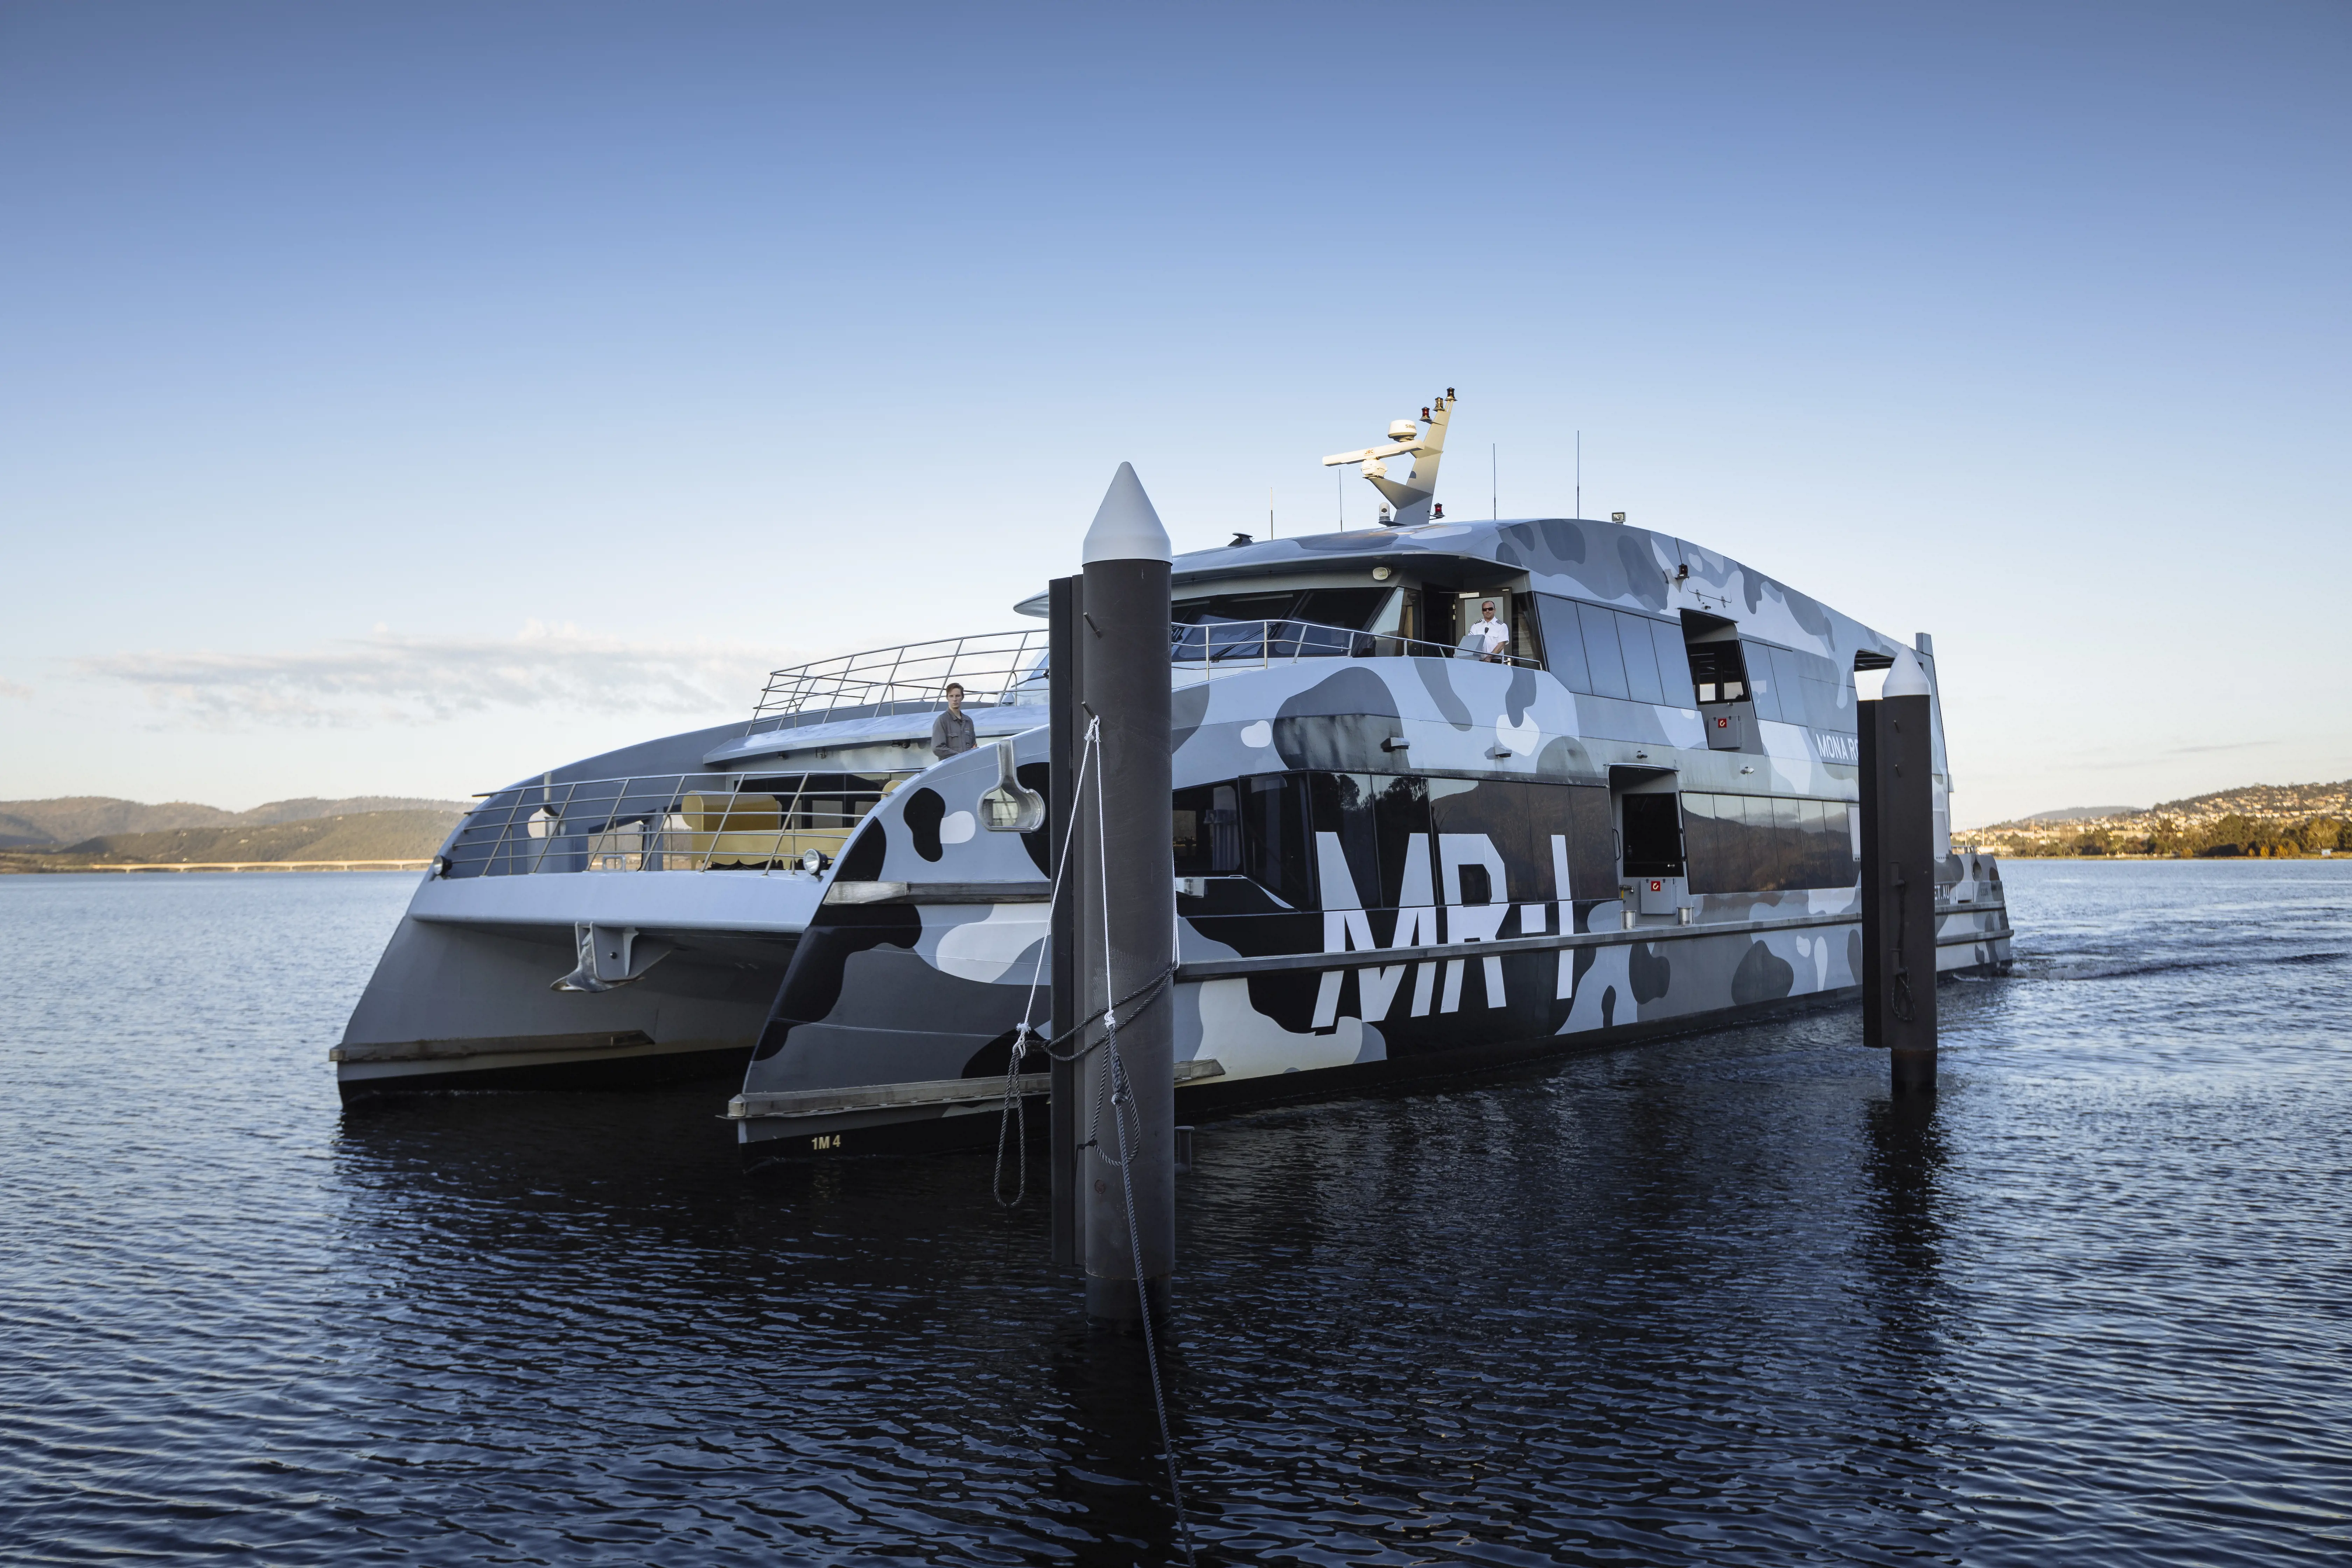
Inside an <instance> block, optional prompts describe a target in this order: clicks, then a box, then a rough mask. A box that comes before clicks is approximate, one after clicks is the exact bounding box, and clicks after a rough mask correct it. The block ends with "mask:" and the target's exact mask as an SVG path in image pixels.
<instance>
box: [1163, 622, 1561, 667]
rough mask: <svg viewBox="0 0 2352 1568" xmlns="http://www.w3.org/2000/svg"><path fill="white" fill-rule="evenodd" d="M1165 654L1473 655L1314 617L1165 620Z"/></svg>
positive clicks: (1259, 663)
mask: <svg viewBox="0 0 2352 1568" xmlns="http://www.w3.org/2000/svg"><path fill="white" fill-rule="evenodd" d="M1168 647H1169V658H1170V659H1171V662H1173V663H1176V664H1198V665H1203V666H1228V667H1230V666H1235V665H1238V666H1241V667H1242V668H1252V669H1263V668H1267V667H1269V666H1272V665H1276V664H1293V663H1296V662H1297V661H1298V660H1300V659H1302V658H1475V657H1476V656H1475V655H1472V654H1467V653H1465V652H1463V651H1462V649H1461V648H1460V647H1458V646H1456V645H1455V644H1453V643H1442V642H1432V641H1430V640H1429V639H1428V638H1426V637H1402V636H1400V635H1399V634H1397V633H1395V632H1367V631H1360V630H1357V629H1356V628H1354V627H1351V626H1325V625H1323V624H1321V623H1320V622H1318V621H1302V620H1296V619H1283V620H1276V621H1198V622H1193V621H1171V623H1169V627H1168ZM1492 662H1494V663H1496V664H1509V665H1517V666H1521V667H1524V668H1529V669H1534V668H1541V667H1540V666H1539V665H1538V662H1537V661H1536V660H1534V659H1532V658H1523V657H1521V656H1519V655H1517V654H1502V655H1499V656H1497V657H1496V658H1495V659H1494V660H1493V661H1492Z"/></svg>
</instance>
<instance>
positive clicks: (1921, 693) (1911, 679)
mask: <svg viewBox="0 0 2352 1568" xmlns="http://www.w3.org/2000/svg"><path fill="white" fill-rule="evenodd" d="M1878 694H1879V695H1880V696H1881V697H1925V696H1927V671H1926V670H1923V669H1921V668H1919V661H1918V660H1917V659H1916V658H1913V657H1912V654H1911V650H1910V649H1909V648H1907V647H1899V648H1896V649H1895V665H1894V668H1891V669H1889V670H1888V671H1887V672H1886V684H1885V686H1883V687H1881V688H1879V690H1878Z"/></svg>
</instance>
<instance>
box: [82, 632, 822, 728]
mask: <svg viewBox="0 0 2352 1568" xmlns="http://www.w3.org/2000/svg"><path fill="white" fill-rule="evenodd" d="M778 662H779V660H778V659H777V658H775V656H774V654H773V653H772V650H767V649H760V648H752V647H743V646H741V645H739V644H728V643H708V642H698V643H690V644H665V643H646V642H631V641H628V640H626V639H625V638H621V637H599V636H594V635H592V634H589V633H586V632H583V631H581V630H580V629H579V628H578V627H576V626H545V625H542V624H541V623H540V622H537V621H532V622H530V623H527V624H526V625H525V626H524V627H523V629H522V631H521V632H520V634H519V635H517V636H515V637H510V638H506V639H502V640H500V639H468V638H434V637H399V636H396V635H394V634H393V633H390V632H387V631H383V630H382V629H379V630H378V631H377V633H376V634H375V635H374V636H372V637H364V638H352V639H350V640H347V641H341V642H337V643H334V644H331V645H330V646H328V647H325V648H321V649H317V650H314V651H310V652H302V653H286V654H250V653H211V652H194V653H168V652H148V653H122V654H110V655H107V656H105V657H102V658H81V659H77V660H76V661H75V668H76V669H77V671H78V672H79V673H80V674H82V675H85V676H90V677H95V678H98V679H106V680H116V681H123V682H127V683H129V684H131V685H132V686H135V687H138V688H140V689H143V690H144V691H145V692H146V694H147V698H148V700H149V701H150V702H151V703H152V704H153V705H154V706H155V707H157V708H160V709H163V710H168V711H172V712H175V713H179V714H182V715H184V716H186V717H188V718H191V719H194V721H197V722H199V723H202V724H205V725H208V726H212V725H235V724H239V723H255V722H258V723H273V724H299V725H317V726H328V725H345V724H372V723H384V722H394V723H399V722H412V723H414V722H429V721H437V720H446V719H451V718H455V717H457V716H459V715H462V714H468V713H481V712H486V711H488V710H493V709H498V708H563V707H576V708H583V709H593V710H598V711H600V712H606V713H611V712H643V713H669V714H688V715H698V716H699V715H706V714H707V715H709V716H711V717H712V718H713V719H714V720H717V719H720V718H724V717H725V716H726V715H727V714H729V713H733V712H743V711H748V710H750V708H751V703H752V701H753V700H754V699H755V698H756V697H757V696H758V694H759V691H760V689H761V685H762V683H763V682H764V681H765V679H766V678H767V673H768V671H769V670H770V669H772V668H774V667H775V665H776V664H777V663H778Z"/></svg>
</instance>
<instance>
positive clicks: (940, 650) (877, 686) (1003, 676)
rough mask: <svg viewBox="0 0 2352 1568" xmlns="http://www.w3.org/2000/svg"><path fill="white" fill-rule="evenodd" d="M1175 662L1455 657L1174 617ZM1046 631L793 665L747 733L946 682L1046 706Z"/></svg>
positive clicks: (870, 711) (995, 700) (914, 703)
mask: <svg viewBox="0 0 2352 1568" xmlns="http://www.w3.org/2000/svg"><path fill="white" fill-rule="evenodd" d="M1168 651H1169V658H1170V661H1171V663H1174V664H1202V665H1217V666H1222V667H1226V668H1242V667H1246V668H1265V667H1267V666H1270V665H1275V664H1286V663H1292V662H1295V661H1297V660H1298V659H1302V658H1467V657H1469V656H1467V655H1465V654H1463V653H1462V652H1461V650H1460V649H1459V648H1458V647H1455V646H1454V645H1453V644H1450V643H1442V642H1432V641H1430V640H1428V639H1427V638H1425V637H1401V636H1399V635H1397V634H1396V633H1393V632H1368V631H1362V630H1360V629H1358V628H1356V627H1353V626H1325V625H1323V624H1322V623H1320V622H1317V621H1302V620H1295V619H1282V620H1270V621H1203V622H1192V621H1171V622H1170V623H1169V626H1168ZM1494 662H1496V663H1499V664H1510V665H1518V666H1522V667H1526V668H1537V667H1538V664H1537V661H1536V660H1535V659H1532V658H1523V657H1520V656H1517V655H1512V654H1506V655H1503V656H1502V657H1500V658H1497V659H1496V660H1495V661H1494ZM1046 675H1047V670H1046V634H1045V632H1043V631H1038V630H1027V631H1010V632H982V633H979V634H977V635H975V636H971V637H940V638H937V639H935V640H933V641H930V642H919V643H904V644H901V645H899V646H898V647H882V648H868V649H866V651H864V652H861V653H845V654H836V655H835V656H834V657H833V658H820V659H814V660H811V661H810V662H809V663H807V664H795V665H788V666H786V667H785V668H782V669H779V670H776V671H774V672H773V673H772V674H771V675H770V676H769V677H768V684H767V687H766V689H764V690H762V691H761V694H760V700H759V702H758V703H757V704H756V705H754V707H753V708H752V710H751V722H750V723H748V724H746V725H745V726H744V730H743V732H744V733H745V734H747V735H750V734H756V733H758V732H759V731H761V729H762V728H763V727H764V728H770V729H776V728H782V727H785V726H787V725H789V724H791V723H792V722H793V721H794V720H795V719H796V718H797V717H798V716H799V715H801V714H803V713H824V714H831V715H834V716H836V717H845V716H847V715H845V714H843V712H842V710H845V709H847V710H854V712H855V713H856V714H858V715H864V716H877V717H879V716H887V715H893V714H898V713H901V712H916V713H929V712H935V711H937V710H939V709H940V708H941V707H942V706H944V705H945V703H946V701H947V689H948V685H949V683H950V682H951V681H952V682H955V683H957V684H960V685H961V686H962V687H963V689H964V695H963V700H964V706H965V707H967V708H993V707H1000V706H1003V705H1007V704H1025V703H1032V702H1043V701H1044V700H1045V680H1046Z"/></svg>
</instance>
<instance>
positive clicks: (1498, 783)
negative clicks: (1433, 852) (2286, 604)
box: [1429, 779, 1565, 904]
mask: <svg viewBox="0 0 2352 1568" xmlns="http://www.w3.org/2000/svg"><path fill="white" fill-rule="evenodd" d="M1429 784H1430V788H1429V816H1430V826H1431V827H1432V829H1433V831H1435V832H1438V833H1482V834H1485V835H1486V837H1487V839H1488V840H1489V841H1490V842H1491V843H1492V844H1493V845H1494V846H1495V848H1496V852H1497V853H1498V854H1500V855H1501V856H1502V858H1503V870H1504V879H1505V886H1504V887H1503V888H1498V889H1496V892H1495V896H1496V898H1499V899H1505V900H1508V901H1509V902H1511V903H1515V904H1520V903H1528V904H1532V903H1541V902H1543V901H1544V900H1548V899H1550V898H1552V897H1554V896H1555V895H1554V893H1553V890H1552V875H1551V838H1550V834H1551V833H1554V832H1559V831H1561V830H1560V829H1559V828H1548V829H1546V830H1545V831H1544V832H1543V833H1542V834H1541V835H1538V831H1537V825H1538V819H1539V818H1541V817H1544V816H1551V815H1564V813H1547V812H1546V811H1545V809H1544V806H1543V805H1542V803H1541V802H1539V800H1538V798H1537V797H1538V795H1549V794H1551V793H1553V792H1555V791H1557V790H1559V789H1562V788H1564V787H1565V786H1564V785H1560V784H1532V783H1525V782H1521V781H1518V780H1501V779H1480V780H1468V779H1432V780H1430V781H1429ZM1465 784H1466V785H1468V787H1467V788H1465V787H1463V786H1464V785H1465Z"/></svg>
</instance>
